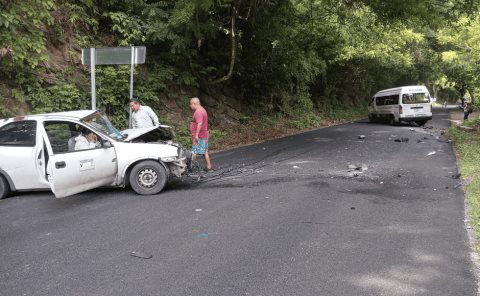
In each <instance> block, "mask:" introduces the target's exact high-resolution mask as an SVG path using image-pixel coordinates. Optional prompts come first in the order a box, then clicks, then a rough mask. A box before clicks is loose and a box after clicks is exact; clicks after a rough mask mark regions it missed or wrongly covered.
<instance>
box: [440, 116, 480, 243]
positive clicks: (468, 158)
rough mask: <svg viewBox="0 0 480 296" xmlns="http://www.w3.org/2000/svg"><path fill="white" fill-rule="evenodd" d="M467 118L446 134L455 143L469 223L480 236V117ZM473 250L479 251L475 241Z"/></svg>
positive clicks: (479, 236) (478, 236)
mask: <svg viewBox="0 0 480 296" xmlns="http://www.w3.org/2000/svg"><path fill="white" fill-rule="evenodd" d="M474 117H476V119H471V120H467V121H465V122H464V123H463V126H465V127H467V128H464V127H461V126H460V125H455V126H452V127H451V128H450V129H449V132H448V134H449V135H450V136H451V137H452V139H453V141H454V143H455V151H456V154H457V162H458V165H459V170H460V173H461V180H462V184H463V186H464V189H465V193H466V196H467V199H468V215H469V220H470V225H471V226H472V227H473V229H474V231H475V236H476V238H477V239H478V238H480V119H479V118H478V116H474ZM475 250H476V251H477V252H479V251H480V243H479V242H478V241H477V242H476V244H475Z"/></svg>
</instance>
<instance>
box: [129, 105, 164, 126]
mask: <svg viewBox="0 0 480 296" xmlns="http://www.w3.org/2000/svg"><path fill="white" fill-rule="evenodd" d="M130 108H132V128H145V127H152V126H156V125H159V124H160V122H159V121H158V117H157V115H156V114H155V112H153V110H152V108H150V107H148V106H141V105H140V103H139V102H138V101H137V100H130Z"/></svg>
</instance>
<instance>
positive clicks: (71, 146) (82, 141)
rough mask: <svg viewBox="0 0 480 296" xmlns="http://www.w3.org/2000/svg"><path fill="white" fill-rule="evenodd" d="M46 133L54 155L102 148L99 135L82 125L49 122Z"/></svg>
mask: <svg viewBox="0 0 480 296" xmlns="http://www.w3.org/2000/svg"><path fill="white" fill-rule="evenodd" d="M45 131H46V132H47V136H48V139H49V141H50V145H51V146H52V150H53V153H54V154H57V153H65V152H72V151H78V150H86V149H95V148H99V147H101V144H100V142H99V140H98V139H99V138H98V137H97V135H96V134H95V133H93V132H91V130H89V129H88V128H86V127H84V126H83V125H80V124H76V123H73V122H66V121H50V122H48V121H47V122H45Z"/></svg>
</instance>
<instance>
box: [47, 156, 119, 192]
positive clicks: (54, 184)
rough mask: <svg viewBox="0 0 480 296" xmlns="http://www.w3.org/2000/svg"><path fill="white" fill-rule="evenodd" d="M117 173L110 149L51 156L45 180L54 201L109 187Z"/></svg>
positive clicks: (115, 158) (115, 162)
mask: <svg viewBox="0 0 480 296" xmlns="http://www.w3.org/2000/svg"><path fill="white" fill-rule="evenodd" d="M116 174H117V157H116V153H115V149H114V148H113V147H110V148H96V149H89V150H81V151H74V152H68V153H62V154H54V155H52V156H50V159H49V161H48V179H49V182H50V186H51V188H52V191H53V193H54V194H55V197H57V198H60V197H65V196H69V195H73V194H76V193H79V192H83V191H87V190H89V189H93V188H97V187H100V186H105V185H111V184H113V183H114V180H115V177H116Z"/></svg>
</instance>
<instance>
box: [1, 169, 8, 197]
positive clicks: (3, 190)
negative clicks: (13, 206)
mask: <svg viewBox="0 0 480 296" xmlns="http://www.w3.org/2000/svg"><path fill="white" fill-rule="evenodd" d="M9 193H10V186H9V185H8V182H7V180H6V179H5V177H3V176H2V175H0V199H2V198H5V197H6V196H7V195H8V194H9Z"/></svg>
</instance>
